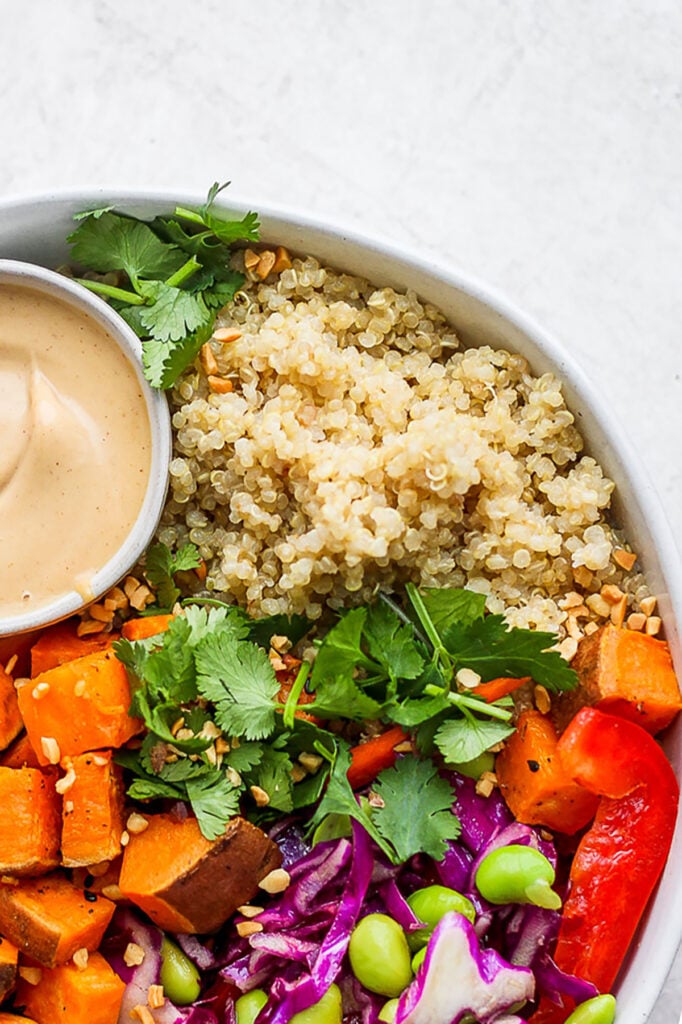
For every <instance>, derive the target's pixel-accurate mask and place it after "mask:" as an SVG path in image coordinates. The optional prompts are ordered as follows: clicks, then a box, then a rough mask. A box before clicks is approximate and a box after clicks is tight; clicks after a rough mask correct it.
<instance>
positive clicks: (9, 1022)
mask: <svg viewBox="0 0 682 1024" xmlns="http://www.w3.org/2000/svg"><path fill="white" fill-rule="evenodd" d="M0 1024H42V1022H40V1021H37V1020H32V1019H31V1018H30V1017H18V1016H17V1015H16V1013H0Z"/></svg>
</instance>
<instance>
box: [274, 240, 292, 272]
mask: <svg viewBox="0 0 682 1024" xmlns="http://www.w3.org/2000/svg"><path fill="white" fill-rule="evenodd" d="M290 267H291V256H290V255H289V253H288V252H287V250H286V249H285V248H284V246H283V245H278V246H277V248H276V249H275V262H274V263H273V265H272V272H273V274H281V273H282V271H283V270H289V268H290Z"/></svg>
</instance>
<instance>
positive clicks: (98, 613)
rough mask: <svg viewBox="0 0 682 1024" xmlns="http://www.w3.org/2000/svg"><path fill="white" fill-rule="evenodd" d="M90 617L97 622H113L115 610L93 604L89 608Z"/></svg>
mask: <svg viewBox="0 0 682 1024" xmlns="http://www.w3.org/2000/svg"><path fill="white" fill-rule="evenodd" d="M88 615H89V616H90V618H91V619H94V620H95V621H96V622H104V623H107V622H112V621H113V618H114V610H113V608H112V609H108V608H105V607H104V605H102V604H91V605H90V607H89V608H88Z"/></svg>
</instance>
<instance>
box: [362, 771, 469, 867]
mask: <svg viewBox="0 0 682 1024" xmlns="http://www.w3.org/2000/svg"><path fill="white" fill-rule="evenodd" d="M374 790H375V792H376V793H377V794H378V795H379V796H380V797H381V799H382V800H383V802H384V806H383V807H379V808H377V809H376V810H375V812H374V823H375V825H376V827H377V829H378V830H379V832H380V833H381V835H382V836H383V837H384V839H385V840H387V841H388V842H389V843H390V844H391V845H392V846H393V848H394V850H395V856H394V858H393V860H394V862H395V863H399V864H400V863H404V862H405V861H406V860H408V859H409V858H410V857H412V856H413V855H414V854H415V853H426V854H428V855H429V856H430V857H433V859H434V860H442V859H443V857H444V856H445V851H446V842H447V840H448V839H456V838H457V836H458V835H459V833H460V824H459V821H458V820H457V818H456V817H455V815H454V814H453V813H452V806H453V803H454V799H455V795H454V793H453V790H452V787H451V786H450V784H449V783H448V782H447V781H446V780H445V779H442V778H440V776H439V775H438V772H437V770H436V767H435V765H434V764H433V762H432V761H419V760H417V758H414V757H403V758H400V759H399V760H398V761H397V762H396V764H395V766H394V767H393V768H387V769H385V770H384V771H383V772H381V773H380V775H379V777H378V779H377V781H376V783H375V785H374Z"/></svg>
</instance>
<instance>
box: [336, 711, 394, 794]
mask: <svg viewBox="0 0 682 1024" xmlns="http://www.w3.org/2000/svg"><path fill="white" fill-rule="evenodd" d="M406 739H407V734H406V733H405V732H403V730H402V729H401V728H400V726H399V725H396V726H394V727H393V729H388V730H387V732H382V733H381V734H380V735H379V736H374V737H373V738H372V739H371V740H368V741H367V743H360V744H359V745H358V746H357V747H352V748H351V752H350V768H349V769H348V771H347V772H346V775H347V778H348V781H349V782H350V784H351V788H352V789H361V788H362V787H363V786H367V785H369V783H370V782H373V781H374V779H376V777H377V775H378V774H379V772H381V771H383V770H384V768H391V767H392V766H393V765H394V764H395V762H396V758H397V756H398V755H397V754H396V752H395V747H397V746H398V744H399V743H404V741H405V740H406Z"/></svg>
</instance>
